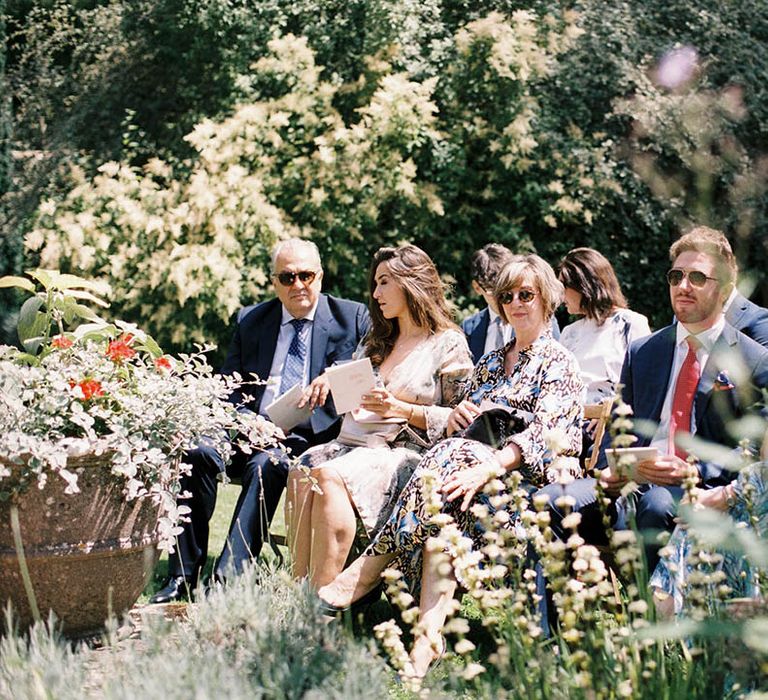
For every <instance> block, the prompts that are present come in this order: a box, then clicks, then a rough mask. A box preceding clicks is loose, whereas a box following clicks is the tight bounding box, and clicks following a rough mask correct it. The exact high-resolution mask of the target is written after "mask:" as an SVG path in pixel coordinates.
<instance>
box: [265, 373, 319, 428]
mask: <svg viewBox="0 0 768 700" xmlns="http://www.w3.org/2000/svg"><path fill="white" fill-rule="evenodd" d="M303 393H304V392H303V390H302V388H301V384H295V385H294V386H293V387H291V388H290V389H288V391H286V392H285V393H284V394H283V395H282V396H278V397H277V398H276V399H275V400H274V401H273V402H272V403H271V404H269V406H267V408H266V412H267V415H268V416H269V419H270V420H271V421H272V422H273V423H274V424H275V425H276V426H278V427H279V428H281V429H282V430H283V432H286V433H287V432H288V431H289V430H291V428H295V427H296V426H297V425H298V424H299V423H303V422H304V421H305V420H308V419H309V417H310V416H311V415H312V409H311V408H310V407H309V405H305V406H303V407H301V408H299V401H300V400H301V397H302V394H303Z"/></svg>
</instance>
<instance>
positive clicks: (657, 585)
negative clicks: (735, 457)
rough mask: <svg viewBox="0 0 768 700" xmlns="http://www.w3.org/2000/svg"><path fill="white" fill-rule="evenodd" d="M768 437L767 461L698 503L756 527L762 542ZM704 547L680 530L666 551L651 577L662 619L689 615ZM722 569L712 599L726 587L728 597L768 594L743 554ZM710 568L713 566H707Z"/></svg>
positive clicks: (766, 524)
mask: <svg viewBox="0 0 768 700" xmlns="http://www.w3.org/2000/svg"><path fill="white" fill-rule="evenodd" d="M767 447H768V439H766V440H764V441H763V449H762V451H761V453H762V454H761V457H762V461H760V462H757V463H755V464H752V465H750V466H749V467H747V468H746V469H744V470H742V471H741V472H739V475H738V477H737V478H736V479H734V480H733V481H732V482H731V483H729V484H726V485H724V486H717V487H715V488H713V489H707V490H706V491H702V492H700V494H699V497H698V503H699V505H702V506H705V507H707V508H713V509H714V510H719V511H723V512H727V513H728V515H729V516H730V517H731V518H732V519H733V521H734V522H735V523H736V524H737V525H743V526H746V527H751V528H754V530H755V534H756V535H757V536H758V537H759V538H760V539H762V540H764V539H765V538H766V537H767V536H768V461H766V458H768V454H766V453H767V451H768V450H766V448H767ZM699 548H700V545H699V544H698V543H697V542H696V541H695V538H694V537H693V536H692V535H691V531H690V530H689V529H687V528H686V527H681V526H679V525H678V527H677V528H676V529H675V531H674V532H673V533H672V536H671V537H670V539H669V542H667V544H666V546H665V547H664V548H663V549H662V550H661V559H660V560H659V563H658V565H657V566H656V568H655V569H654V572H653V575H652V576H651V581H650V585H651V589H652V591H653V598H654V602H655V603H656V608H657V610H658V612H659V614H660V615H661V616H662V617H667V616H670V615H671V614H672V613H673V612H674V613H675V614H680V613H683V612H684V611H685V604H686V590H687V588H688V584H689V580H690V579H691V575H692V574H693V572H694V571H695V570H696V567H695V566H694V564H693V562H692V554H693V552H694V550H695V549H699ZM721 554H722V559H721V560H720V561H719V563H718V564H717V567H718V569H719V570H720V571H722V572H723V574H724V579H723V580H722V581H718V582H717V583H711V584H709V586H710V587H711V589H712V590H711V600H712V601H714V600H716V599H717V598H718V597H719V595H718V591H717V590H715V589H719V588H720V587H721V586H722V585H723V584H725V585H726V586H728V588H730V593H729V597H732V598H753V599H759V598H760V596H762V595H764V591H761V590H760V588H759V586H757V585H756V579H757V577H756V576H755V574H756V573H757V570H756V568H755V566H754V564H753V563H752V562H751V561H750V560H749V558H748V557H745V556H744V554H743V552H735V551H728V550H724V551H722V552H721ZM702 566H703V567H704V568H705V569H710V568H711V564H709V563H708V562H704V563H702Z"/></svg>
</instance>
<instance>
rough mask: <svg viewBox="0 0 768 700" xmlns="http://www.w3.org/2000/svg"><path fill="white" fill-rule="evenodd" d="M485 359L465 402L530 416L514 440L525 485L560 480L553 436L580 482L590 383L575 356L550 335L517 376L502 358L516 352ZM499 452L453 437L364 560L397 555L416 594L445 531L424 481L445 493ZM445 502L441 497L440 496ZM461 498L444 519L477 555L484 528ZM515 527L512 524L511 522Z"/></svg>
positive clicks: (425, 462)
mask: <svg viewBox="0 0 768 700" xmlns="http://www.w3.org/2000/svg"><path fill="white" fill-rule="evenodd" d="M514 343H515V341H514V340H512V341H511V342H510V343H508V344H507V345H506V346H505V347H503V348H500V349H498V350H493V351H491V352H489V353H488V354H486V355H484V356H483V357H482V358H481V360H480V362H478V364H477V366H476V367H475V370H474V372H473V373H472V376H471V377H470V379H469V381H468V383H467V386H466V389H465V392H464V395H463V397H462V398H463V399H466V400H469V401H471V402H472V403H474V404H477V405H478V406H479V405H480V404H481V403H483V402H484V401H490V402H492V403H495V404H501V405H504V406H509V407H510V408H515V409H518V410H519V411H521V412H527V413H529V414H531V416H532V418H531V421H530V423H529V425H528V426H527V427H526V429H525V430H523V431H522V432H520V433H518V434H516V435H513V436H511V437H510V438H509V440H508V441H507V443H505V444H509V442H514V443H515V444H516V445H517V446H518V447H519V448H520V452H521V454H522V462H521V464H520V467H519V469H520V472H521V473H522V475H523V478H524V481H525V482H527V483H528V484H529V485H531V486H535V487H539V486H543V485H545V484H547V483H550V482H552V481H554V480H555V477H556V473H557V471H558V470H556V469H555V468H554V465H553V457H554V455H552V453H551V452H550V451H549V449H548V447H547V440H546V438H547V435H548V433H551V432H552V431H557V432H558V433H559V436H560V439H561V440H563V441H564V442H565V445H566V447H565V450H564V452H563V453H561V457H562V459H561V460H560V461H559V462H558V469H560V468H564V469H566V470H568V471H570V472H571V473H572V474H573V475H574V476H581V469H580V467H579V461H578V455H579V452H580V450H581V421H582V404H581V401H582V397H583V392H584V384H583V383H582V381H581V378H580V375H579V369H578V366H577V364H576V361H575V360H574V358H573V355H572V354H571V353H570V352H569V351H568V350H566V349H565V348H564V347H563V346H562V345H560V344H559V343H558V342H556V341H555V340H554V339H553V338H552V335H551V331H550V330H549V329H548V330H547V331H545V332H544V334H542V335H541V336H540V337H539V338H538V339H537V340H535V341H534V342H533V343H532V344H531V345H530V346H528V347H527V348H523V349H521V350H520V351H519V356H518V360H517V363H516V364H515V367H514V368H513V370H512V373H511V374H510V375H509V376H507V375H506V374H505V372H504V357H505V355H506V353H507V351H508V350H509V349H511V348H512V347H513V345H514ZM493 454H494V449H493V448H492V447H490V446H488V445H485V444H483V443H480V442H477V441H475V440H467V439H464V438H460V437H456V438H447V439H445V440H442V441H441V442H439V443H437V444H436V445H435V446H434V447H432V449H430V450H429V451H428V452H427V453H426V454H425V455H424V456H423V457H422V459H421V461H420V462H419V465H418V466H417V467H416V470H415V471H414V473H413V475H412V476H411V478H410V480H409V481H408V483H407V484H406V486H405V489H404V490H403V492H402V493H401V494H400V497H399V499H398V501H397V504H396V505H395V508H394V511H393V512H392V515H391V516H390V518H389V520H388V521H387V522H386V524H385V525H384V527H383V528H382V529H381V530H380V531H379V533H378V534H377V536H376V537H375V538H374V540H373V542H372V543H371V544H370V545H369V546H368V548H367V549H366V550H365V553H364V554H365V555H376V554H396V555H397V556H396V557H395V559H394V561H393V562H392V564H391V566H392V567H393V568H396V569H398V570H399V571H400V572H401V573H402V574H403V577H404V580H405V582H406V584H407V585H408V587H409V589H410V590H411V591H412V592H413V593H414V594H417V593H418V589H419V586H420V581H421V562H422V547H423V545H424V543H425V542H426V540H427V539H428V538H429V537H431V536H436V535H437V534H438V532H439V527H437V526H436V525H434V524H432V523H430V519H431V516H430V514H429V513H428V512H427V511H428V506H427V502H426V499H425V494H424V477H425V475H427V474H428V473H431V474H432V475H434V476H435V483H436V484H437V485H438V486H439V485H440V484H442V483H444V481H445V479H446V478H447V477H448V476H449V475H450V474H452V473H453V472H455V471H457V470H460V469H470V468H472V467H475V466H478V465H480V464H484V463H487V462H489V461H490V460H492V459H493ZM436 497H437V498H438V499H441V498H442V497H441V495H439V494H438V495H437V496H436ZM474 503H483V504H484V505H486V506H487V507H489V510H490V512H491V513H492V512H493V508H492V507H491V505H490V503H489V499H488V497H487V496H486V495H485V494H482V493H481V494H478V495H477V496H476V497H475V499H474V502H473V504H474ZM460 504H461V499H457V500H455V501H451V502H445V501H444V502H442V506H441V512H443V513H447V514H449V515H451V516H452V517H453V519H454V521H455V522H456V523H457V524H458V526H459V528H460V529H461V530H462V531H463V532H464V534H466V535H467V536H469V537H471V538H472V540H473V545H474V547H475V549H477V550H479V549H480V548H481V547H482V546H483V545H484V544H485V542H484V541H483V532H484V530H483V528H482V526H481V525H480V524H479V522H478V521H477V519H476V518H475V517H474V516H473V515H472V514H471V513H470V510H471V507H470V508H469V509H467V510H466V511H464V512H462V511H461V510H460ZM510 520H511V522H510V526H512V525H513V522H512V521H513V520H514V519H510Z"/></svg>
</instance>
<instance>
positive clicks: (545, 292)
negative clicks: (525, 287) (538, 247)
mask: <svg viewBox="0 0 768 700" xmlns="http://www.w3.org/2000/svg"><path fill="white" fill-rule="evenodd" d="M527 280H530V281H532V282H533V284H534V285H535V286H536V291H538V293H539V294H540V295H541V301H542V305H543V306H544V317H545V318H546V319H547V320H549V319H551V318H552V316H554V315H555V310H556V309H557V307H558V306H560V303H561V302H562V300H563V290H564V287H563V283H562V282H561V281H560V280H559V279H557V275H555V271H554V270H553V269H552V266H551V265H550V264H549V263H548V262H547V261H546V260H544V258H541V257H539V256H538V255H535V254H534V253H530V254H528V255H515V256H514V257H513V258H512V260H510V261H509V262H508V263H507V264H506V265H505V266H504V269H502V271H501V272H500V273H499V278H498V279H497V280H496V287H495V288H494V290H493V296H494V297H495V299H496V304H497V305H498V307H499V316H501V318H502V320H503V321H504V322H506V323H509V319H508V318H507V315H506V313H505V312H504V305H503V304H502V303H501V300H500V299H499V297H500V296H501V295H502V294H504V292H510V291H512V290H513V289H514V288H515V287H519V286H520V285H521V284H523V283H524V282H526V281H527Z"/></svg>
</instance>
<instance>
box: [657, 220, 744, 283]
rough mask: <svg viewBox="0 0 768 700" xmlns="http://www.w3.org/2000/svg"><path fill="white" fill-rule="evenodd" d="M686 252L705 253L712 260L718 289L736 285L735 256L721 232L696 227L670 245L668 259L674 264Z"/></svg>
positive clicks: (706, 227)
mask: <svg viewBox="0 0 768 700" xmlns="http://www.w3.org/2000/svg"><path fill="white" fill-rule="evenodd" d="M688 251H693V252H695V253H706V254H707V255H709V256H710V257H711V258H712V260H713V261H714V263H715V274H716V275H717V281H718V282H719V283H720V289H723V290H724V289H726V288H727V287H730V286H733V285H734V284H736V274H737V272H738V266H737V265H736V256H735V255H734V254H733V250H732V248H731V244H730V243H729V242H728V239H727V238H726V237H725V234H724V233H723V232H722V231H718V230H716V229H713V228H709V227H708V226H696V228H693V229H691V230H690V231H688V233H686V234H684V235H682V236H681V237H680V238H678V239H677V240H676V241H675V242H674V243H673V244H672V246H671V247H670V249H669V259H670V260H671V261H672V263H673V264H674V262H675V260H676V259H677V258H678V256H679V255H681V254H682V253H685V252H688Z"/></svg>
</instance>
